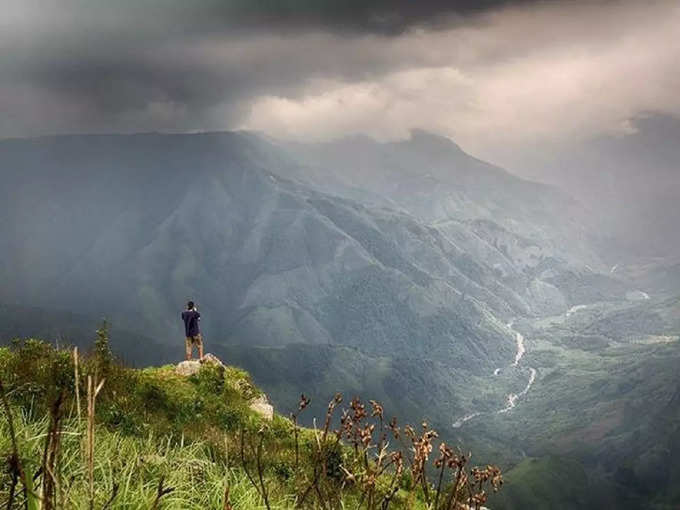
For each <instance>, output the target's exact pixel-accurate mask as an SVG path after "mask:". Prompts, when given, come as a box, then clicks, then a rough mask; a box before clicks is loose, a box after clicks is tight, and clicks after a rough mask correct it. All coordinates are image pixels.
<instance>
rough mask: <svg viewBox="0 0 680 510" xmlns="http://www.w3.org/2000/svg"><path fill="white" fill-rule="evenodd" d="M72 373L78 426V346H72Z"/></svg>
mask: <svg viewBox="0 0 680 510" xmlns="http://www.w3.org/2000/svg"><path fill="white" fill-rule="evenodd" d="M73 375H74V377H75V384H74V386H75V392H76V411H77V413H78V426H79V427H80V374H79V373H78V347H74V348H73Z"/></svg>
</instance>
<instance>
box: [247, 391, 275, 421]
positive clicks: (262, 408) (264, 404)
mask: <svg viewBox="0 0 680 510" xmlns="http://www.w3.org/2000/svg"><path fill="white" fill-rule="evenodd" d="M249 407H250V409H252V410H253V411H255V412H256V413H257V414H259V415H260V416H262V418H264V419H265V420H269V421H271V420H273V419H274V406H272V405H271V404H270V403H269V399H268V398H267V395H265V394H264V393H263V394H262V395H260V396H259V397H257V398H255V399H254V400H253V401H252V402H251V403H250V406H249Z"/></svg>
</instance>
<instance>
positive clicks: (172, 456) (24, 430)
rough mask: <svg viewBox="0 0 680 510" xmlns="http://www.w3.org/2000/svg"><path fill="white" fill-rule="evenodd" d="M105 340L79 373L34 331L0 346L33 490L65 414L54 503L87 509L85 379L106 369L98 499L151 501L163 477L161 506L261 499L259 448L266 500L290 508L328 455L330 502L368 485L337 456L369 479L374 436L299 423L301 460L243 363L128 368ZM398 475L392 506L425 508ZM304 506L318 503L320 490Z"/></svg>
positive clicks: (253, 504)
mask: <svg viewBox="0 0 680 510" xmlns="http://www.w3.org/2000/svg"><path fill="white" fill-rule="evenodd" d="M105 343H106V342H104V345H103V347H102V349H100V351H101V352H103V353H104V354H101V352H100V355H96V356H91V357H86V358H85V359H83V360H81V363H80V365H79V366H80V373H79V377H78V379H77V380H76V378H75V376H74V365H73V359H72V357H71V352H69V351H64V350H57V349H55V348H53V347H52V346H50V345H49V344H46V343H44V342H41V341H38V340H32V339H31V340H26V341H22V342H17V343H15V345H14V346H13V347H11V348H2V349H0V378H1V379H2V383H3V384H2V385H3V388H4V389H5V395H6V398H7V402H8V405H9V409H10V413H9V414H10V415H11V416H12V422H13V424H14V427H15V430H16V437H17V451H18V457H19V461H20V465H21V466H22V468H23V470H24V472H25V474H26V477H25V480H26V481H27V484H26V486H28V487H29V499H31V498H30V496H31V494H30V490H31V489H30V487H31V486H32V487H33V489H32V490H35V491H38V492H39V491H40V490H41V489H42V483H43V481H44V480H45V475H44V473H42V472H41V469H42V466H44V465H46V464H45V460H44V459H45V457H44V452H45V451H46V444H47V438H48V434H49V430H50V421H51V419H53V418H54V416H56V415H59V416H61V426H60V427H59V430H60V433H59V437H60V450H59V455H58V459H59V460H58V462H56V465H55V468H54V470H55V471H56V472H55V478H56V480H57V481H58V486H57V489H56V491H55V500H56V505H57V508H68V509H70V508H74V509H80V508H89V499H90V498H89V476H88V469H87V439H86V438H87V432H86V430H87V417H86V412H85V409H86V397H85V395H86V384H85V381H86V380H87V378H88V377H93V378H97V379H102V378H105V383H104V386H103V390H102V391H101V393H100V394H99V396H98V398H97V400H96V413H95V424H96V425H95V441H94V488H95V497H94V500H95V504H94V508H98V509H100V508H109V509H111V508H113V509H116V508H120V509H123V508H125V509H137V508H139V509H148V508H152V507H153V505H154V500H155V499H156V497H157V491H158V489H159V483H161V482H162V484H163V488H171V489H172V491H171V492H169V493H168V494H166V495H164V496H163V497H162V498H161V500H160V502H161V504H160V506H159V507H158V508H164V509H193V508H196V509H199V508H200V509H212V508H214V509H223V508H225V490H226V489H227V487H228V488H229V494H230V496H229V501H230V503H231V505H232V508H233V509H244V510H245V509H259V508H265V504H264V500H263V498H262V494H261V491H260V490H258V488H256V486H255V485H254V484H253V479H255V480H256V481H257V479H258V467H257V466H258V459H260V461H261V464H260V465H261V468H260V470H259V471H260V472H261V473H262V477H263V480H264V484H265V485H266V487H267V493H268V500H269V504H270V508H271V509H275V510H281V509H288V508H294V506H295V502H296V498H299V497H300V496H301V494H303V493H304V492H305V488H306V487H307V486H309V485H310V481H311V480H313V479H314V476H315V473H316V472H317V471H316V469H318V468H319V466H321V465H323V466H324V469H326V470H327V471H325V473H326V474H324V475H323V478H322V480H323V482H322V485H321V486H320V487H322V490H324V491H327V495H326V496H325V497H330V495H331V494H335V495H336V496H334V497H337V501H338V504H339V506H337V507H336V506H334V507H333V508H338V509H340V508H348V509H350V508H358V507H359V506H360V503H359V502H360V500H361V499H362V497H363V492H362V491H363V488H362V487H364V486H361V484H360V483H357V484H356V485H355V484H354V483H350V484H345V483H344V481H345V478H344V475H343V471H342V469H341V467H340V466H345V467H347V468H349V469H351V470H353V473H355V474H356V475H357V480H362V476H363V475H361V472H362V471H363V470H364V469H366V470H367V471H366V472H368V469H369V466H368V465H364V459H368V458H371V459H372V458H373V456H374V454H375V451H376V449H375V446H371V447H369V448H368V449H367V450H366V456H364V454H363V450H362V447H359V453H360V455H359V456H357V455H356V453H355V449H353V448H349V447H348V446H345V445H343V444H342V443H339V444H338V443H336V442H335V439H334V438H335V435H334V434H333V432H330V434H329V437H328V439H327V441H325V442H324V441H323V440H322V441H321V442H320V441H319V436H318V435H317V434H319V433H318V432H315V431H313V430H310V429H304V428H302V429H300V431H299V462H298V461H297V460H296V456H295V434H294V430H295V428H294V425H293V422H292V421H291V420H289V419H287V418H284V417H281V416H279V415H275V416H274V419H273V420H272V421H265V420H264V419H263V418H262V417H261V416H259V415H258V414H257V413H255V412H253V411H252V410H250V408H249V402H250V401H251V400H252V399H253V398H255V397H257V396H259V395H260V394H261V392H260V390H259V389H258V388H256V387H255V386H254V385H253V383H252V381H251V379H250V377H249V375H248V374H247V373H246V372H244V371H243V370H240V369H238V368H235V367H226V368H221V367H216V366H211V365H205V366H203V367H202V368H201V370H200V371H199V372H198V373H197V374H196V375H193V376H190V377H184V376H180V375H178V374H176V373H175V369H174V366H171V365H168V366H163V367H157V368H153V367H150V368H145V369H141V370H138V369H130V368H126V367H123V366H120V365H118V364H117V363H116V361H115V360H114V359H113V358H110V357H109V356H108V355H107V354H106V346H105ZM76 385H78V386H77V387H78V388H79V391H80V395H81V409H82V411H81V413H80V415H81V416H80V418H79V414H78V408H77V399H76V396H75V395H76V394H75V388H76ZM59 395H62V397H63V400H62V401H63V404H62V406H61V408H60V409H61V411H60V412H59V413H57V414H55V413H54V412H53V411H50V409H54V402H57V401H59V398H58V396H59ZM0 417H1V418H0V456H2V457H3V458H5V459H7V461H8V463H6V464H5V466H6V468H5V469H4V470H2V471H0V505H2V506H4V502H5V501H7V500H8V499H9V491H10V487H11V486H12V481H11V479H12V473H13V470H12V469H11V462H9V461H10V460H11V459H12V458H13V452H14V447H13V444H12V442H11V440H10V433H9V423H10V422H9V420H8V419H7V418H8V412H7V410H6V409H5V408H4V406H3V408H2V409H0ZM321 425H322V426H323V424H322V423H321ZM362 426H363V424H362ZM374 441H377V439H376V438H375V437H374V438H373V440H372V441H371V442H374ZM258 445H260V446H258ZM260 448H261V452H262V454H261V455H258V453H257V452H258V450H259V449H260ZM321 459H324V460H323V464H321ZM358 459H360V461H359V462H357V460H358ZM373 462H375V461H374V460H371V461H370V464H371V465H372V463H373ZM392 473H393V471H392V470H387V471H384V472H382V474H379V475H377V476H376V485H375V486H376V487H377V489H376V490H377V491H378V492H376V494H383V495H384V494H385V493H386V491H388V490H389V488H390V487H392V486H391V482H392V479H393V477H392ZM248 475H250V478H249V476H248ZM251 478H252V479H251ZM395 479H396V480H398V482H397V484H396V488H397V489H398V490H397V491H396V493H395V496H394V499H393V500H392V503H391V505H390V507H389V508H390V509H394V510H398V509H406V508H409V509H414V510H415V509H423V510H424V509H425V506H424V503H423V502H422V498H421V496H422V494H421V493H420V488H418V489H413V488H412V487H411V485H412V484H410V485H409V483H410V482H409V478H408V477H407V476H404V477H403V478H401V477H399V478H395ZM32 480H33V483H31V481H32ZM362 483H363V482H362ZM23 485H24V484H23V480H20V482H19V484H18V491H19V496H18V497H19V499H18V500H15V505H18V504H21V505H23V504H24V502H23V498H24V494H23ZM38 495H39V494H38ZM377 497H379V498H382V497H383V496H382V495H379V496H377ZM329 501H330V500H329ZM34 502H35V500H34ZM107 505H108V506H107ZM29 508H32V507H31V506H30V505H29ZM304 508H320V507H319V506H318V504H317V502H316V496H314V495H313V496H312V497H310V498H309V499H308V500H307V501H306V503H305V506H304ZM372 508H375V505H374V506H373V507H372Z"/></svg>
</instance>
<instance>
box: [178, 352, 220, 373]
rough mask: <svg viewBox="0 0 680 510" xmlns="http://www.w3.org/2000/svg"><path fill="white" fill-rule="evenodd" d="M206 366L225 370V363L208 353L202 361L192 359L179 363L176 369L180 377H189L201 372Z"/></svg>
mask: <svg viewBox="0 0 680 510" xmlns="http://www.w3.org/2000/svg"><path fill="white" fill-rule="evenodd" d="M206 364H210V365H216V366H218V367H222V368H224V363H222V362H221V361H220V359H219V358H218V357H217V356H215V355H214V354H211V353H208V354H206V355H205V356H203V359H202V360H197V359H192V360H187V361H182V362H181V363H178V364H177V367H176V368H175V372H176V373H177V374H179V375H183V376H185V377H189V376H191V375H194V374H197V373H198V372H199V371H200V370H201V367H202V366H203V365H206Z"/></svg>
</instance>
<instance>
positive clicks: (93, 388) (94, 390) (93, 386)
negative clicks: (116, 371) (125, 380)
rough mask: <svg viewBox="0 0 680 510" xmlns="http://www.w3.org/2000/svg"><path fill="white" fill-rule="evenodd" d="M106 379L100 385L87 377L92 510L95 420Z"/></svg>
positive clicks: (88, 476)
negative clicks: (98, 401)
mask: <svg viewBox="0 0 680 510" xmlns="http://www.w3.org/2000/svg"><path fill="white" fill-rule="evenodd" d="M104 381H105V379H102V380H101V381H100V382H99V383H97V382H96V380H95V381H93V380H92V376H91V375H88V376H87V480H88V488H89V497H90V505H89V508H90V510H94V430H95V429H94V418H95V403H96V400H97V395H98V394H99V392H100V391H101V389H102V387H103V386H104Z"/></svg>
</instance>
